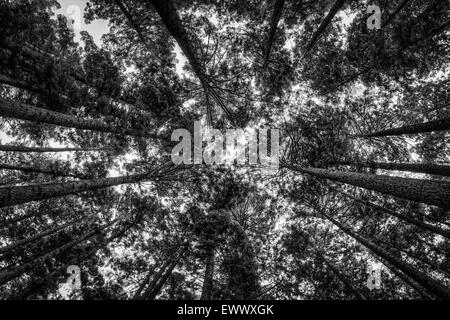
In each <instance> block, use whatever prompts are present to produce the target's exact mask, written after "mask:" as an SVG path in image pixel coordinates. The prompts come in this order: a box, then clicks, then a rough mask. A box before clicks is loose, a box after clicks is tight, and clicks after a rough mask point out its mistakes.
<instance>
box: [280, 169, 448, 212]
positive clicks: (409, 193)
mask: <svg viewBox="0 0 450 320" xmlns="http://www.w3.org/2000/svg"><path fill="white" fill-rule="evenodd" d="M284 167H286V168H288V169H290V170H293V171H298V172H301V173H307V174H310V175H313V176H315V177H319V178H323V179H328V180H332V181H337V182H342V183H346V184H351V185H354V186H357V187H361V188H365V189H369V190H374V191H378V192H381V193H384V194H388V195H392V196H396V197H399V198H403V199H407V200H411V201H416V202H422V203H427V204H430V205H434V206H438V207H442V208H444V209H450V183H449V182H444V181H436V180H423V179H411V178H400V177H390V176H383V175H374V174H366V173H357V172H343V171H331V170H326V169H318V168H301V167H297V166H292V165H285V166H284Z"/></svg>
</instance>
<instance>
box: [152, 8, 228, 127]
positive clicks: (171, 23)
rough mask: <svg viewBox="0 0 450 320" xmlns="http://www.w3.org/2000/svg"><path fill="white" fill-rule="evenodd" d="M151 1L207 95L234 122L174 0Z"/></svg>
mask: <svg viewBox="0 0 450 320" xmlns="http://www.w3.org/2000/svg"><path fill="white" fill-rule="evenodd" d="M150 2H151V4H152V5H153V7H154V8H155V10H156V12H157V13H158V15H159V16H160V18H161V20H162V22H163V23H164V25H165V26H166V28H167V30H168V31H169V33H170V34H171V35H172V37H174V39H175V41H176V42H177V43H178V45H179V46H180V48H181V50H182V51H183V53H184V55H185V56H186V58H187V60H188V61H189V64H190V65H191V67H192V70H193V71H194V73H195V75H196V76H197V78H198V79H199V80H200V83H201V84H202V87H203V90H204V91H205V95H208V94H211V96H212V97H213V98H214V99H215V100H216V102H217V103H218V105H219V106H220V107H221V108H222V110H223V112H224V113H225V114H226V116H227V118H228V119H229V120H230V122H231V123H232V124H234V118H233V114H232V113H231V111H230V110H229V109H228V107H227V106H226V104H225V103H224V102H223V101H222V99H221V98H220V96H219V95H218V94H217V93H216V92H215V90H214V89H213V88H212V87H211V85H210V83H209V79H208V76H207V74H206V69H205V66H204V65H202V63H200V61H199V58H198V57H197V55H196V53H195V50H194V48H193V47H192V45H191V43H192V42H193V41H194V40H196V39H190V38H189V36H188V33H187V31H186V30H185V28H184V27H183V24H182V23H181V19H180V17H179V15H178V13H177V11H176V9H175V6H174V4H173V1H172V0H150ZM196 42H197V43H198V45H201V42H200V41H199V40H198V41H196ZM207 107H209V106H207ZM211 113H212V112H211V111H209V110H208V111H207V114H208V115H210V114H211ZM208 118H209V116H208Z"/></svg>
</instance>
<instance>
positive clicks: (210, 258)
mask: <svg viewBox="0 0 450 320" xmlns="http://www.w3.org/2000/svg"><path fill="white" fill-rule="evenodd" d="M213 278H214V249H211V250H210V252H208V255H207V257H206V266H205V277H204V279H203V288H202V296H201V297H200V300H212V289H213Z"/></svg>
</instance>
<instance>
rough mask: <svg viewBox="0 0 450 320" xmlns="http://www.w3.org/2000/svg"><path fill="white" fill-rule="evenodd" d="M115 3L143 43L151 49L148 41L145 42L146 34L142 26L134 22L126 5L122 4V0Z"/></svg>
mask: <svg viewBox="0 0 450 320" xmlns="http://www.w3.org/2000/svg"><path fill="white" fill-rule="evenodd" d="M114 2H115V3H116V5H117V6H118V7H119V8H120V11H122V13H123V14H124V16H125V17H126V18H127V20H128V22H129V23H130V25H131V26H132V27H133V29H134V30H135V31H136V33H137V35H138V37H139V39H140V40H141V42H142V43H143V44H144V45H145V46H146V47H147V48H148V49H149V46H148V44H147V41H145V38H144V34H143V33H142V30H141V28H140V26H139V25H138V24H137V23H136V22H135V21H134V19H133V17H132V16H131V14H130V12H129V11H128V9H127V8H126V7H125V5H124V4H123V3H122V1H121V0H114Z"/></svg>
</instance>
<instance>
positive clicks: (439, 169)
mask: <svg viewBox="0 0 450 320" xmlns="http://www.w3.org/2000/svg"><path fill="white" fill-rule="evenodd" d="M331 164H339V165H348V166H357V167H358V166H359V167H364V168H372V169H384V170H397V171H408V172H419V173H427V174H434V175H439V176H447V177H450V166H446V165H439V164H433V163H395V162H376V161H375V162H351V161H339V162H333V163H331Z"/></svg>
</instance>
